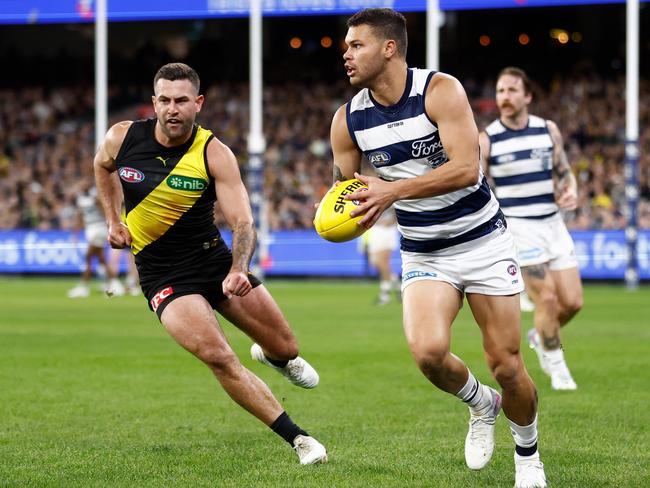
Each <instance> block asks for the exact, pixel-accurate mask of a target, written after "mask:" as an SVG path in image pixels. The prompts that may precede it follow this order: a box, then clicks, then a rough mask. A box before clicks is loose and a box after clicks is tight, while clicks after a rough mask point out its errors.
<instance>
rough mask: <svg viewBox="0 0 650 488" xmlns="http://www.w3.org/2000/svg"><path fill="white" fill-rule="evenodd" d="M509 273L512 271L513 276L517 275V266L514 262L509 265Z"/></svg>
mask: <svg viewBox="0 0 650 488" xmlns="http://www.w3.org/2000/svg"><path fill="white" fill-rule="evenodd" d="M508 273H510V275H511V276H514V275H516V274H517V266H515V265H514V264H511V265H510V266H508Z"/></svg>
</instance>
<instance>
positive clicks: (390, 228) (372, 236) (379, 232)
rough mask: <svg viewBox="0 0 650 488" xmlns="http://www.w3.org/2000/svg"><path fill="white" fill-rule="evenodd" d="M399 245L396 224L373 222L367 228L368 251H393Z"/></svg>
mask: <svg viewBox="0 0 650 488" xmlns="http://www.w3.org/2000/svg"><path fill="white" fill-rule="evenodd" d="M398 247H399V231H398V230H397V226H396V225H377V224H375V225H374V226H372V227H371V228H370V229H369V230H368V252H369V253H375V252H380V251H394V250H396V249H397V248H398Z"/></svg>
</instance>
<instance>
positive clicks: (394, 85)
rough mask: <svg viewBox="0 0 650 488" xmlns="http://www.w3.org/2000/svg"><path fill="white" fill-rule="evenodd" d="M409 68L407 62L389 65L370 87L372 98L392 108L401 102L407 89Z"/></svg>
mask: <svg viewBox="0 0 650 488" xmlns="http://www.w3.org/2000/svg"><path fill="white" fill-rule="evenodd" d="M407 73H408V66H407V64H406V62H405V61H404V62H399V63H395V65H394V66H392V65H389V66H387V67H386V69H385V70H384V71H383V73H382V74H381V75H380V76H378V77H377V79H376V80H375V82H374V83H373V84H372V86H370V87H369V88H370V91H371V92H372V97H373V98H374V99H375V100H376V101H377V102H379V103H381V104H382V105H384V106H386V107H390V106H391V105H395V104H396V103H397V102H399V101H400V99H401V98H402V95H403V94H404V90H405V89H406V79H407Z"/></svg>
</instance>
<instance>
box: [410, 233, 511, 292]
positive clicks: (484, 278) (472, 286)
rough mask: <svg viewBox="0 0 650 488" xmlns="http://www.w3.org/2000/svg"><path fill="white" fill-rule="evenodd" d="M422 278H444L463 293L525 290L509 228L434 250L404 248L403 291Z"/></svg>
mask: <svg viewBox="0 0 650 488" xmlns="http://www.w3.org/2000/svg"><path fill="white" fill-rule="evenodd" d="M422 280H434V281H444V282H446V283H449V284H450V285H452V286H453V287H454V288H457V289H458V290H459V291H461V292H464V293H479V294H481V295H514V294H517V293H521V292H522V291H523V290H524V281H523V279H522V277H521V272H520V270H519V265H518V264H517V258H516V250H515V242H514V239H513V237H512V234H511V233H510V232H509V231H508V229H503V231H495V232H492V233H491V234H488V235H487V236H483V237H480V238H479V239H475V240H473V241H470V242H468V243H465V244H461V245H459V246H454V248H453V249H445V250H442V252H435V253H413V252H404V251H402V291H403V290H404V289H405V288H406V287H407V286H408V285H410V284H411V283H415V282H416V281H422Z"/></svg>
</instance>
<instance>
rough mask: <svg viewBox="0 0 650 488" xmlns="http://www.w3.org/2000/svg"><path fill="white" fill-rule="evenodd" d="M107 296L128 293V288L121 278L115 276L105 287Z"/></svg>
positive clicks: (119, 295) (118, 295)
mask: <svg viewBox="0 0 650 488" xmlns="http://www.w3.org/2000/svg"><path fill="white" fill-rule="evenodd" d="M104 292H105V293H106V296H108V297H109V298H110V297H121V296H123V295H124V294H125V293H126V288H124V285H123V284H122V282H121V281H120V280H118V279H117V278H113V279H112V280H111V281H110V282H109V283H108V284H107V285H106V287H105V288H104Z"/></svg>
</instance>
